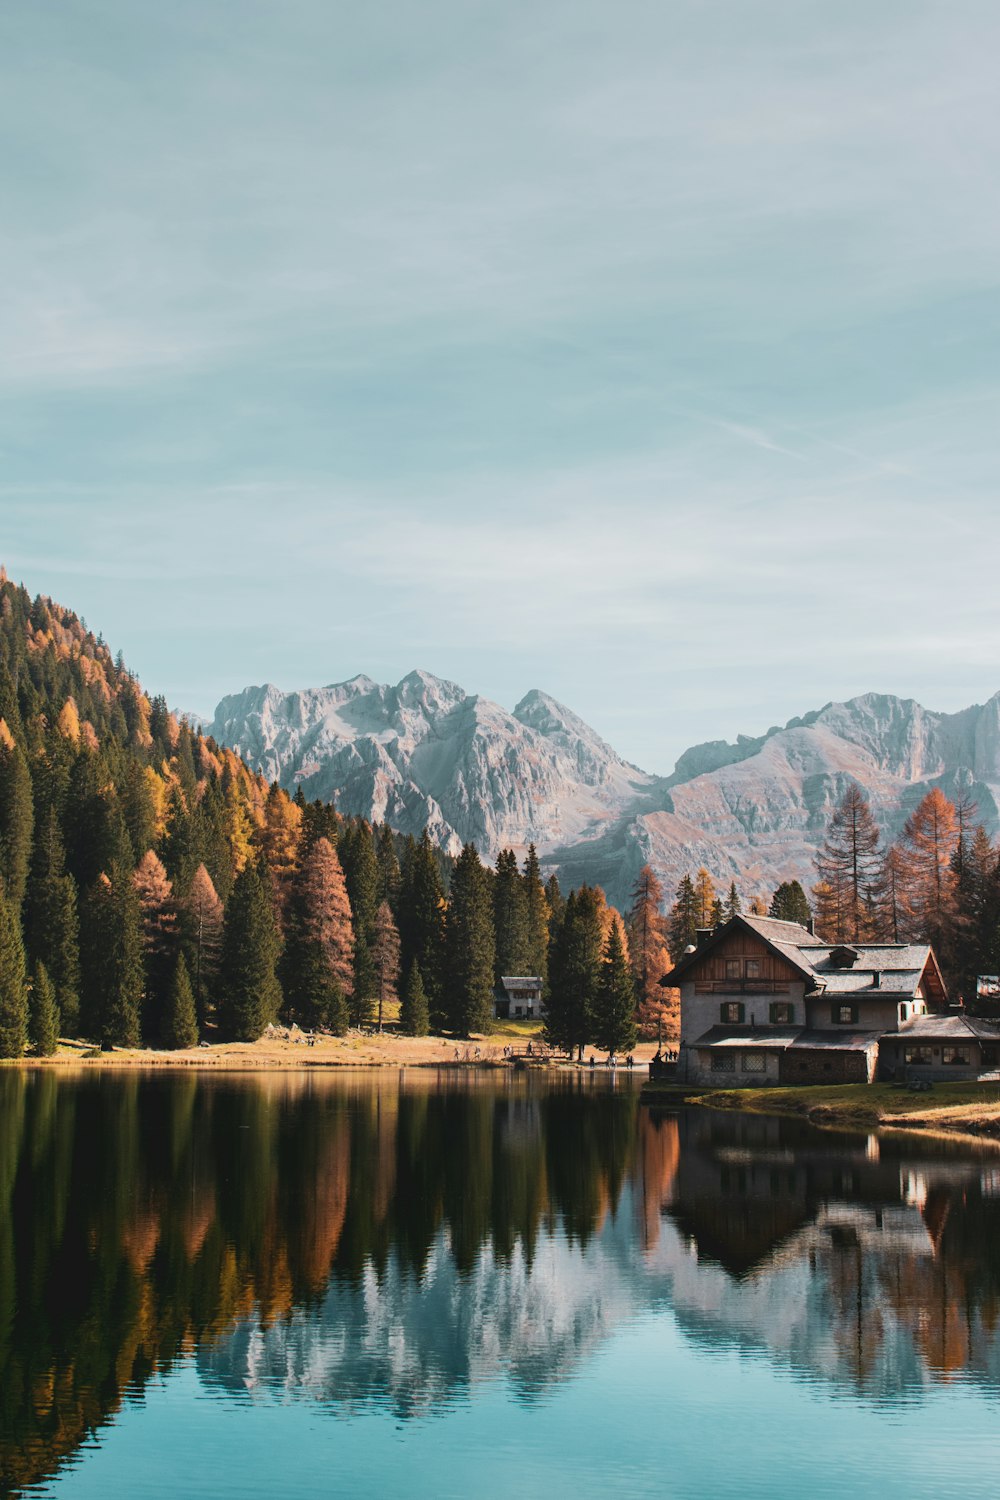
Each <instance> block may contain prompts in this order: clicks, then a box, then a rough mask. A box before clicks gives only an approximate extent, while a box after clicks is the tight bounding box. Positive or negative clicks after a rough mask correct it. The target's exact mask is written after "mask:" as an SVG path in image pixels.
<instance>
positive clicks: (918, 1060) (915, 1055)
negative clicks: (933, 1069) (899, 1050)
mask: <svg viewBox="0 0 1000 1500" xmlns="http://www.w3.org/2000/svg"><path fill="white" fill-rule="evenodd" d="M904 1056H905V1058H906V1061H907V1062H908V1063H910V1064H913V1065H915V1066H917V1067H921V1068H929V1067H930V1065H931V1063H932V1062H933V1060H934V1057H933V1054H932V1052H931V1049H930V1048H929V1047H907V1048H906V1051H905V1053H904Z"/></svg>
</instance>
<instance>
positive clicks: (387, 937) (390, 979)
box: [371, 901, 399, 1031]
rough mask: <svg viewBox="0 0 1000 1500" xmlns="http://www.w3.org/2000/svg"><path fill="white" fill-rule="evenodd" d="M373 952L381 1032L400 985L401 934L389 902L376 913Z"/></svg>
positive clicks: (382, 903)
mask: <svg viewBox="0 0 1000 1500" xmlns="http://www.w3.org/2000/svg"><path fill="white" fill-rule="evenodd" d="M371 952H372V962H373V964H374V967H375V976H376V983H377V985H378V1029H379V1031H381V1030H382V1023H383V1020H384V1018H385V1011H386V1007H387V1006H388V1005H390V1004H392V1003H393V1002H394V1001H395V1000H397V999H398V995H397V992H396V986H397V984H398V983H399V933H398V932H397V930H396V924H395V922H394V921H393V920H392V909H391V907H390V906H389V903H388V901H382V902H381V903H380V905H379V908H378V911H377V912H376V913H375V941H374V942H373V943H372V950H371Z"/></svg>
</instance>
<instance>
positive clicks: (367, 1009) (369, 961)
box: [349, 943, 378, 1026]
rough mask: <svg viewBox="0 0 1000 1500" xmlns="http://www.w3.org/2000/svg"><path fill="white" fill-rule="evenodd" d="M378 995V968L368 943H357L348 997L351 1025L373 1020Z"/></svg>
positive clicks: (367, 1023)
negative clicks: (349, 995)
mask: <svg viewBox="0 0 1000 1500" xmlns="http://www.w3.org/2000/svg"><path fill="white" fill-rule="evenodd" d="M377 997H378V970H377V969H376V967H375V959H374V957H373V954H372V949H371V945H370V944H369V943H359V944H358V946H357V947H356V948H355V950H354V977H353V980H352V987H351V997H350V1007H349V1008H350V1017H351V1025H352V1026H370V1025H371V1024H372V1022H373V1021H374V1020H375V1004H376V999H377Z"/></svg>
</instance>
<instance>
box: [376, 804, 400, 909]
mask: <svg viewBox="0 0 1000 1500" xmlns="http://www.w3.org/2000/svg"><path fill="white" fill-rule="evenodd" d="M375 859H376V862H377V864H378V899H379V901H380V902H382V901H388V903H389V907H390V909H391V910H392V912H393V914H395V911H396V903H397V901H398V900H399V882H400V878H401V872H400V868H399V858H398V856H397V854H396V836H395V834H394V833H393V831H392V829H391V828H390V827H389V825H388V823H383V824H382V825H381V827H380V828H379V830H378V835H377V837H376V839H375Z"/></svg>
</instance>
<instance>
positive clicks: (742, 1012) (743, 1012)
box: [740, 1000, 747, 1026]
mask: <svg viewBox="0 0 1000 1500" xmlns="http://www.w3.org/2000/svg"><path fill="white" fill-rule="evenodd" d="M746 1018H747V1008H746V1006H745V1005H744V1004H743V1002H742V1000H741V1001H740V1025H741V1026H742V1024H743V1022H744V1021H745V1020H746Z"/></svg>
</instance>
